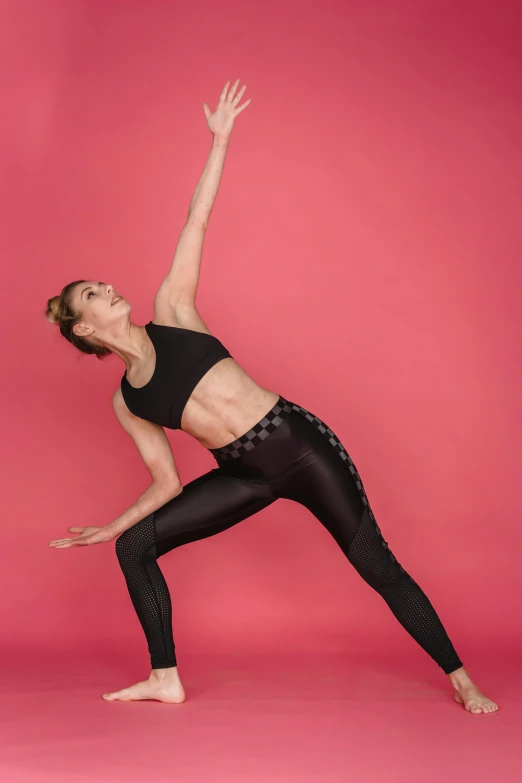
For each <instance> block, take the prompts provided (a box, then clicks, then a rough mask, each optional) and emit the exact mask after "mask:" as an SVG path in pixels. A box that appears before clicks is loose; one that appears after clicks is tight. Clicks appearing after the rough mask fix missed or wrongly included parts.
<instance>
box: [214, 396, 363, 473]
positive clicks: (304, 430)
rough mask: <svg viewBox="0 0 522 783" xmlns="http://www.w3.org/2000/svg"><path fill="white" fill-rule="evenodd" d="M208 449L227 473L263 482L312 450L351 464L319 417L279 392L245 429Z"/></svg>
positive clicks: (296, 465)
mask: <svg viewBox="0 0 522 783" xmlns="http://www.w3.org/2000/svg"><path fill="white" fill-rule="evenodd" d="M209 451H210V452H211V454H212V455H213V456H214V459H215V460H216V462H217V464H218V466H219V467H220V468H221V469H222V470H223V471H224V472H226V473H228V474H229V475H231V476H236V477H238V478H262V479H265V480H267V481H270V480H272V479H275V478H277V477H280V476H281V475H283V474H284V473H287V472H288V471H292V472H293V471H294V470H297V469H298V468H299V466H300V464H302V462H303V461H306V457H307V456H308V455H310V454H312V453H313V452H323V453H326V454H329V455H331V456H332V457H333V456H334V455H335V456H336V458H337V460H342V461H345V462H346V463H347V464H350V463H351V460H350V457H349V455H348V453H347V452H346V450H345V448H344V446H343V444H342V443H341V441H340V439H339V438H338V437H337V435H336V434H335V433H334V432H333V430H332V429H331V428H330V427H329V426H328V425H327V424H326V423H325V422H324V421H323V420H322V419H320V418H319V417H318V416H316V415H315V414H314V413H311V412H310V411H308V410H306V408H303V407H302V406H301V405H298V404H297V403H294V402H292V401H290V400H287V399H286V398H284V397H283V396H281V395H280V396H279V399H278V400H277V402H276V403H275V405H274V406H273V407H272V408H271V410H270V411H268V413H267V414H265V416H263V418H262V419H260V421H259V422H258V423H257V424H255V425H254V426H253V427H251V428H250V430H248V432H245V433H244V434H243V435H241V436H240V437H239V438H236V440H234V441H232V442H231V443H229V444H227V445H225V446H221V447H220V448H216V449H209Z"/></svg>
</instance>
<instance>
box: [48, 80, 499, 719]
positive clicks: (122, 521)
mask: <svg viewBox="0 0 522 783" xmlns="http://www.w3.org/2000/svg"><path fill="white" fill-rule="evenodd" d="M238 84H239V79H238V80H237V81H236V82H235V83H234V85H233V87H232V88H231V89H230V90H229V85H230V82H227V84H226V85H225V87H224V88H223V92H222V93H221V96H220V100H219V103H218V107H217V109H216V111H215V112H214V113H211V112H210V110H209V107H208V105H207V104H203V109H204V112H205V116H206V119H207V123H208V127H209V129H210V131H211V132H212V134H213V144H212V150H211V153H210V156H209V159H208V162H207V165H206V167H205V170H204V172H203V175H202V177H201V180H200V182H199V184H198V186H197V188H196V190H195V192H194V195H193V198H192V201H191V204H190V207H189V214H188V218H187V222H186V225H185V226H184V228H183V230H182V232H181V235H180V238H179V242H178V245H177V247H176V253H175V256H174V260H173V263H172V267H171V269H170V271H169V273H168V275H167V276H166V278H165V280H164V281H163V282H162V284H161V285H160V287H159V289H158V292H157V294H156V297H155V300H154V320H153V321H149V323H148V324H146V325H145V326H136V325H135V324H133V323H132V322H131V321H130V317H129V316H130V311H131V306H130V304H129V303H128V302H127V301H126V300H125V299H124V298H123V296H121V295H120V294H117V293H116V292H115V291H114V289H113V288H112V286H110V285H106V284H105V283H102V282H93V281H85V280H77V281H75V282H74V283H70V284H68V285H67V286H65V288H64V289H63V290H62V292H61V294H60V296H56V297H53V298H52V299H50V300H49V302H48V309H47V313H46V314H47V317H48V318H49V319H50V320H52V321H53V322H54V323H58V324H59V325H60V331H61V333H62V334H63V335H64V336H65V337H66V338H67V339H68V340H69V341H70V342H71V343H72V344H73V345H75V346H76V347H77V348H78V349H79V350H81V351H83V352H85V353H90V354H95V355H96V356H97V357H98V358H99V359H101V358H103V357H104V356H106V355H109V354H110V353H111V352H112V353H114V354H116V355H117V356H119V357H120V358H121V359H122V360H123V361H124V363H125V365H126V368H127V369H126V371H125V373H124V375H123V377H122V379H121V383H120V387H119V388H118V389H117V391H116V392H115V394H114V396H113V407H114V411H115V413H116V416H117V418H118V420H119V422H120V423H121V425H122V427H123V428H124V429H125V430H126V432H128V433H129V435H130V436H131V437H132V438H133V440H134V442H135V443H136V446H137V448H138V450H139V452H140V454H141V456H142V458H143V460H144V462H145V464H146V466H147V468H148V469H149V471H150V473H151V476H152V483H151V485H150V486H149V487H148V489H147V490H146V491H145V492H144V493H143V495H142V496H141V497H140V498H139V499H138V500H137V502H136V503H135V504H134V505H133V506H132V507H131V508H130V509H128V510H127V511H126V512H124V513H123V514H122V515H121V516H120V517H118V518H117V519H116V520H114V521H113V522H111V523H110V524H109V525H107V526H105V527H83V528H82V527H70V528H68V532H70V533H77V534H79V535H78V536H77V537H75V538H70V537H69V538H62V539H57V540H55V541H51V542H50V543H49V546H51V547H55V548H57V549H59V548H67V547H71V546H86V545H90V544H97V543H101V542H105V541H110V540H112V539H113V538H116V537H117V536H118V540H117V542H116V553H117V557H118V560H119V563H120V565H121V568H122V570H123V574H124V576H125V580H126V583H127V586H128V589H129V593H130V597H131V600H132V602H133V604H134V607H135V609H136V612H137V615H138V618H139V620H140V622H141V625H142V627H143V630H144V632H145V636H146V639H147V643H148V648H149V653H150V659H151V669H152V671H151V674H150V676H149V678H148V679H147V680H144V681H143V682H139V683H137V684H135V685H132V686H131V687H129V688H124V689H123V690H120V691H115V692H113V693H106V694H104V698H105V699H107V700H126V701H128V700H137V699H158V700H160V701H164V702H174V703H179V702H182V701H184V699H185V693H184V690H183V686H182V684H181V681H180V679H179V675H178V669H177V661H176V655H175V650H174V641H173V637H172V622H171V620H172V618H171V603H170V596H169V591H168V588H167V585H166V583H165V580H164V578H163V575H162V573H161V570H160V568H159V566H158V563H157V560H158V558H159V557H161V556H162V555H164V554H165V553H166V552H169V551H170V550H172V549H174V548H175V547H178V546H180V545H182V544H185V543H187V542H189V541H197V540H199V539H202V538H206V537H208V536H212V535H214V534H215V533H219V532H220V531H223V530H226V529H227V528H230V527H232V526H233V525H235V524H237V523H238V522H240V521H241V520H243V519H245V518H246V517H249V516H251V515H252V514H255V513H256V512H257V511H260V510H261V509H262V508H266V506H268V505H269V504H270V503H273V502H274V501H275V500H277V499H278V498H288V499H292V500H295V501H297V502H298V503H301V504H302V505H304V506H306V507H307V508H308V509H309V510H310V511H311V512H312V513H313V514H314V515H315V516H316V517H317V519H319V521H320V522H321V523H322V524H323V525H324V526H325V527H326V529H327V530H328V531H329V532H330V533H331V535H332V536H333V538H334V539H335V540H336V541H337V543H338V544H339V546H340V548H341V550H342V551H343V553H344V554H345V555H346V557H347V558H348V560H349V561H350V563H351V564H352V565H353V566H354V567H355V568H356V569H357V571H358V572H359V574H360V575H361V576H362V578H363V579H364V580H365V581H366V582H367V583H368V584H369V585H370V586H371V587H373V589H374V590H376V591H377V592H378V593H379V594H380V595H381V596H382V597H383V598H384V600H385V601H386V603H387V604H388V606H389V607H390V609H391V610H392V612H393V613H394V615H395V616H396V618H397V619H398V621H399V622H400V623H401V624H402V625H403V627H404V628H405V629H406V630H407V631H408V632H409V633H410V634H411V636H412V637H413V638H414V639H415V640H416V641H417V642H418V643H419V644H420V645H421V647H422V648H423V649H424V650H425V651H426V652H427V653H428V654H429V655H430V656H431V657H432V658H433V660H434V661H435V662H436V663H437V664H438V665H439V666H440V667H441V668H442V670H443V671H444V672H445V673H446V674H447V675H448V676H449V679H450V682H451V684H452V686H453V688H454V690H455V699H456V701H457V702H459V703H460V704H463V705H464V707H465V708H466V709H467V710H468V711H469V712H472V713H484V712H492V711H494V710H497V709H498V707H497V705H496V704H495V703H494V702H492V701H491V700H490V699H487V698H486V697H485V696H484V695H483V694H482V693H481V692H480V691H479V689H478V688H477V687H476V686H475V685H474V684H473V682H472V681H471V679H470V678H469V676H468V674H467V673H466V671H465V669H464V668H463V665H462V662H461V660H460V659H459V657H458V655H457V653H456V652H455V649H454V647H453V645H452V643H451V641H450V639H449V638H448V635H447V633H446V631H445V629H444V627H443V625H442V623H441V621H440V619H439V617H438V616H437V614H436V612H435V610H434V608H433V607H432V605H431V603H430V601H429V600H428V598H427V597H426V595H425V594H424V592H423V591H422V590H421V588H420V587H419V586H418V585H417V583H416V582H415V581H414V580H413V579H412V577H411V576H410V575H409V574H408V573H406V571H405V570H404V569H403V568H402V566H401V565H400V564H399V563H398V562H397V560H396V558H395V557H394V555H393V554H392V552H391V551H390V549H389V547H388V544H387V542H386V541H385V540H384V538H383V536H382V534H381V531H380V530H379V527H378V525H377V523H376V521H375V517H374V515H373V512H372V510H371V507H370V504H369V502H368V498H367V497H366V493H365V490H364V487H363V483H362V481H361V478H360V476H359V474H358V472H357V469H356V467H355V465H354V463H353V462H352V460H351V459H350V457H349V455H348V453H347V452H346V450H345V449H344V447H343V445H342V443H341V441H340V440H339V438H338V437H337V436H336V435H335V433H334V432H333V431H332V430H331V429H330V428H329V427H328V426H327V425H326V424H325V423H324V422H323V421H321V419H320V418H318V417H317V416H315V415H314V414H312V413H310V412H309V411H307V410H305V409H304V408H302V407H301V406H300V405H297V404H296V403H293V402H290V401H289V400H287V399H285V398H284V397H282V396H281V395H279V394H277V393H276V392H274V391H271V390H269V389H265V388H263V387H261V386H259V385H258V384H257V383H256V382H255V381H254V380H252V378H250V377H249V376H248V375H247V374H246V373H245V371H244V370H243V369H242V368H241V367H240V366H239V365H238V364H237V362H235V360H234V359H233V357H232V356H231V355H230V353H229V351H228V350H227V348H225V346H224V345H223V344H222V343H221V342H220V341H219V340H218V339H217V338H216V337H214V336H213V335H211V334H210V332H209V330H208V329H207V326H206V324H205V323H204V321H203V319H202V318H201V316H200V314H199V313H198V311H197V310H196V306H195V297H196V290H197V285H198V279H199V267H200V259H201V252H202V247H203V239H204V235H205V230H206V226H207V223H208V219H209V216H210V213H211V210H212V207H213V204H214V200H215V198H216V194H217V190H218V186H219V182H220V178H221V173H222V170H223V165H224V161H225V156H226V150H227V147H228V143H229V140H230V134H231V131H232V127H233V124H234V120H235V118H236V117H237V115H238V114H240V112H242V111H243V110H244V109H245V108H246V107H247V106H248V104H249V103H250V99H249V100H247V101H245V103H243V105H242V106H239V102H240V100H241V97H242V95H243V93H244V91H245V86H243V87H242V88H241V89H240V91H239V92H238V94H237V96H236V95H235V93H236V89H237V86H238ZM163 427H169V428H171V429H178V428H181V429H183V430H184V431H185V432H187V433H189V434H190V435H192V436H193V437H194V438H196V440H198V441H199V442H200V443H201V445H202V446H204V447H205V448H207V449H209V451H210V452H211V453H212V454H213V456H214V458H215V460H216V463H217V467H216V468H214V469H212V470H210V471H209V472H208V473H205V474H204V475H202V476H199V477H198V478H196V479H195V480H194V481H191V482H189V483H188V484H186V485H185V486H184V487H182V486H181V483H180V479H179V476H178V473H177V470H176V465H175V461H174V458H173V455H172V452H171V450H170V445H169V441H168V440H167V437H166V434H165V432H164V430H163Z"/></svg>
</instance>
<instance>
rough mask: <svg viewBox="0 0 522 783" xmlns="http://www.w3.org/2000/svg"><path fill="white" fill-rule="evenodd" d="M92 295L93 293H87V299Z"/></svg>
mask: <svg viewBox="0 0 522 783" xmlns="http://www.w3.org/2000/svg"><path fill="white" fill-rule="evenodd" d="M92 293H93V291H89V293H88V294H87V299H88V298H89V297H90V295H91V294H92Z"/></svg>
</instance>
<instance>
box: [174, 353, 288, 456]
mask: <svg viewBox="0 0 522 783" xmlns="http://www.w3.org/2000/svg"><path fill="white" fill-rule="evenodd" d="M278 399H279V394H276V393H275V392H273V391H270V389H264V388H263V387H262V386H259V384H257V383H256V382H255V381H254V380H253V379H252V378H251V377H250V376H249V375H247V373H246V372H245V371H244V370H243V368H242V367H240V365H239V364H238V363H237V362H236V361H235V359H233V358H232V357H231V356H229V357H226V358H225V359H221V360H220V361H219V362H217V363H216V364H215V365H214V366H213V367H211V368H210V370H208V372H207V373H205V375H204V376H203V377H202V378H201V379H200V381H199V382H198V383H197V384H196V386H195V387H194V389H193V390H192V394H191V395H190V397H189V399H188V401H187V403H186V405H185V408H184V410H183V414H182V416H181V429H182V430H183V431H184V432H186V433H188V434H189V435H192V437H193V438H196V440H198V441H199V442H200V443H201V445H202V446H204V447H205V448H207V449H217V448H220V447H221V446H226V445H227V444H228V443H232V441H234V440H236V438H239V437H240V436H241V435H243V434H244V433H245V432H248V430H249V429H250V428H251V427H253V426H254V424H257V422H258V421H259V420H260V419H262V418H263V416H264V415H265V414H266V413H268V411H269V410H271V408H273V406H274V405H275V403H276V402H277V400H278Z"/></svg>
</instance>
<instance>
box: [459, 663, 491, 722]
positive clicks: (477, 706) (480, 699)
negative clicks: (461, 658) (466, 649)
mask: <svg viewBox="0 0 522 783" xmlns="http://www.w3.org/2000/svg"><path fill="white" fill-rule="evenodd" d="M448 677H449V678H450V681H451V684H452V685H453V687H454V688H455V694H454V696H455V701H456V702H457V703H458V704H463V705H464V707H465V709H467V710H468V712H473V713H476V714H478V713H480V712H496V711H497V710H498V704H495V702H494V701H491V699H488V698H487V697H486V696H484V694H483V693H481V691H479V689H478V688H477V686H476V685H474V684H473V682H472V681H471V678H470V676H469V674H468V673H467V671H466V669H465V668H464V667H463V666H461V667H460V669H456V671H454V672H451V674H449V675H448Z"/></svg>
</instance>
